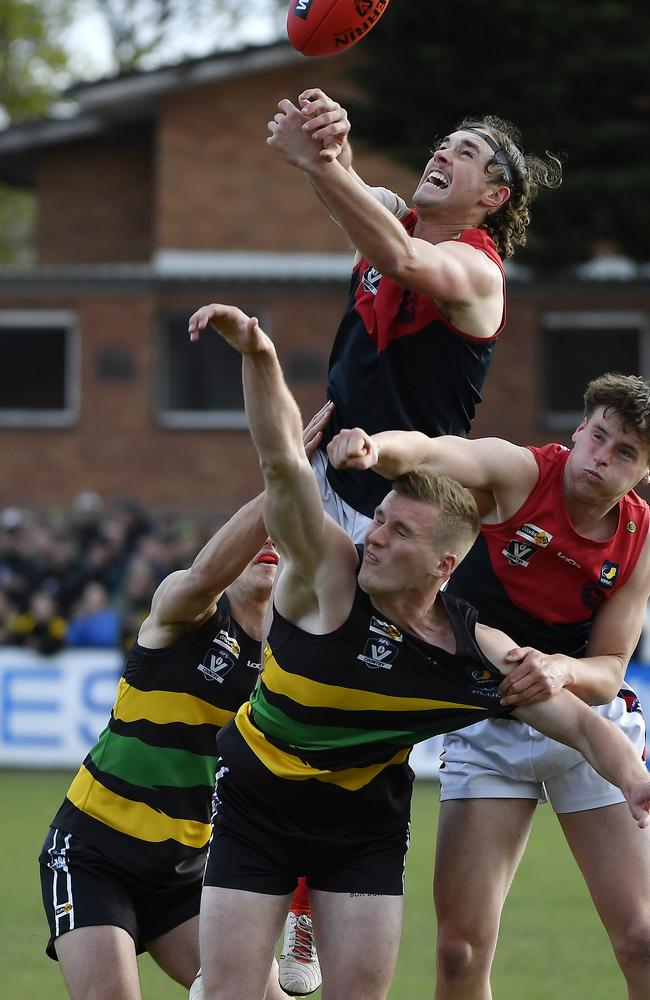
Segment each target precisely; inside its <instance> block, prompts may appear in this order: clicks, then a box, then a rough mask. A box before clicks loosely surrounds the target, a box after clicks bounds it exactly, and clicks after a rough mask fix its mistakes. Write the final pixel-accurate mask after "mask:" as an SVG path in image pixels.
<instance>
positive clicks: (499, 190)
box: [481, 184, 510, 214]
mask: <svg viewBox="0 0 650 1000" xmlns="http://www.w3.org/2000/svg"><path fill="white" fill-rule="evenodd" d="M509 198H510V188H509V187H508V186H507V184H499V186H498V187H496V188H493V189H492V190H490V191H486V192H485V194H484V195H483V197H482V198H481V204H482V205H485V206H486V208H488V209H489V213H488V214H492V212H497V211H498V210H499V209H500V208H501V207H502V205H505V203H506V202H507V201H508V199H509Z"/></svg>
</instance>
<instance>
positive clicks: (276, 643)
mask: <svg viewBox="0 0 650 1000" xmlns="http://www.w3.org/2000/svg"><path fill="white" fill-rule="evenodd" d="M437 600H439V601H441V602H442V604H443V605H444V607H445V609H446V611H447V613H448V615H449V619H450V621H451V624H452V626H453V630H454V634H455V638H456V647H457V651H456V653H455V654H451V653H449V652H447V651H445V650H444V649H441V648H439V647H437V646H433V645H430V644H429V643H427V642H425V641H424V640H422V639H419V638H418V637H416V636H413V635H411V634H409V633H406V632H403V631H401V630H400V629H399V628H398V627H397V626H396V625H394V624H393V623H392V622H390V621H386V620H385V619H384V618H383V617H382V616H381V615H380V614H379V613H378V612H377V611H376V610H375V608H374V607H373V605H372V603H371V601H370V599H369V597H368V596H367V594H365V593H364V592H363V591H362V590H361V589H360V588H359V587H358V586H357V590H356V595H355V599H354V605H353V608H352V611H351V612H350V615H349V617H348V619H347V621H346V622H345V623H344V624H343V625H342V626H341V627H340V628H339V629H337V630H336V631H335V632H331V633H329V634H327V635H312V634H310V633H307V632H304V631H302V629H300V628H298V627H297V626H295V625H293V624H292V623H290V622H288V621H287V620H286V619H284V618H283V617H282V616H281V615H280V614H278V612H277V610H276V611H275V613H274V618H273V624H272V626H271V629H270V632H269V637H268V645H267V647H266V650H265V654H264V667H263V672H262V675H261V677H260V682H259V684H258V686H257V687H256V689H255V691H254V693H253V695H252V697H251V699H250V702H249V703H247V704H246V705H243V706H242V708H241V709H240V710H239V712H238V713H237V716H236V718H235V720H234V721H233V722H231V723H230V724H229V725H228V726H226V727H225V729H223V730H222V731H221V733H220V735H219V740H218V746H219V753H220V755H221V757H222V758H223V763H224V764H225V765H227V766H228V767H229V770H230V773H231V776H232V779H233V780H236V781H237V783H238V785H239V787H240V788H243V789H249V790H250V791H251V792H253V793H254V794H255V795H257V796H260V797H261V798H263V799H264V800H265V801H267V802H268V803H269V804H271V805H273V807H274V808H277V809H278V810H281V811H282V812H286V813H288V814H289V815H292V814H293V815H296V816H304V815H305V814H307V813H308V814H309V815H311V816H313V817H314V818H315V819H317V818H318V817H319V816H322V817H323V818H325V817H328V818H329V819H330V820H331V819H335V821H337V822H338V821H340V822H343V823H348V824H350V825H354V826H357V825H362V826H364V827H365V826H367V825H368V824H369V823H372V822H373V821H374V820H375V819H381V823H382V827H383V828H384V829H385V828H386V825H387V824H391V823H393V822H394V823H395V825H397V824H398V823H402V822H404V819H405V817H407V815H408V807H409V799H410V786H411V780H412V774H411V771H410V768H409V767H408V756H409V753H410V750H411V747H412V746H413V744H414V743H417V742H419V741H421V740H424V739H427V738H428V737H430V736H434V735H437V734H439V733H443V732H447V731H449V730H452V729H460V728H462V727H463V726H468V725H471V724H472V723H474V722H479V721H481V720H482V719H484V718H486V716H488V715H489V716H501V717H503V716H506V715H508V714H509V712H510V709H508V708H505V707H504V706H502V705H500V703H499V692H498V685H499V684H500V682H501V680H502V679H503V678H502V675H501V674H500V673H499V671H498V670H497V669H496V668H495V667H493V666H492V665H491V664H490V663H489V662H488V660H486V658H485V657H484V656H483V654H482V652H481V650H480V649H479V647H478V645H477V644H476V640H475V638H474V627H475V624H476V611H475V610H474V608H472V607H470V605H469V604H466V603H465V602H464V601H458V600H456V599H454V598H451V597H448V596H447V595H445V594H444V593H440V594H439V595H438V597H437Z"/></svg>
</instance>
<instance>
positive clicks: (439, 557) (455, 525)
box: [359, 470, 480, 594]
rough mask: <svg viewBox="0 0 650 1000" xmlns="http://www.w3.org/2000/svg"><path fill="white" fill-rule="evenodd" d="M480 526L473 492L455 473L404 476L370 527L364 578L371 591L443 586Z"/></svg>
mask: <svg viewBox="0 0 650 1000" xmlns="http://www.w3.org/2000/svg"><path fill="white" fill-rule="evenodd" d="M479 530H480V518H479V514H478V510H477V507H476V502H475V500H474V497H473V496H472V494H471V493H470V491H469V490H466V489H465V488H464V487H463V486H461V485H460V484H459V483H457V482H456V481H455V480H454V479H451V478H449V477H448V476H436V475H434V474H433V473H430V472H427V471H426V470H422V471H421V470H418V471H415V472H410V473H408V474H406V475H404V476H400V477H399V478H398V479H396V480H395V482H394V483H393V489H392V491H391V492H390V493H389V494H388V496H387V497H386V498H385V499H384V500H383V501H382V502H381V503H380V504H379V506H378V507H377V508H376V510H375V514H374V518H373V522H372V524H371V525H370V527H369V528H368V531H367V534H366V538H365V546H364V559H363V563H362V566H361V570H360V571H359V584H360V586H361V587H362V588H363V589H364V590H365V591H366V592H367V593H369V594H373V593H377V594H380V593H392V592H399V591H400V590H401V591H405V590H415V591H417V590H421V591H428V590H429V589H430V588H431V587H433V588H434V590H438V589H439V588H440V586H442V584H443V583H444V582H445V580H447V579H448V577H449V576H450V575H451V573H452V571H453V570H454V568H455V567H456V566H457V565H458V563H459V562H460V561H461V559H463V558H464V557H465V556H466V555H467V553H468V552H469V550H470V548H471V546H472V545H473V543H474V541H475V539H476V536H477V535H478V533H479Z"/></svg>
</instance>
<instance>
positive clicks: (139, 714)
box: [113, 677, 235, 729]
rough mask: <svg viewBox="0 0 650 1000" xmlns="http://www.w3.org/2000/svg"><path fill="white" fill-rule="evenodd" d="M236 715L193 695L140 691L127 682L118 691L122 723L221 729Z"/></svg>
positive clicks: (117, 715)
mask: <svg viewBox="0 0 650 1000" xmlns="http://www.w3.org/2000/svg"><path fill="white" fill-rule="evenodd" d="M234 714H235V713H234V712H230V711H227V710H226V709H223V708H216V707H215V706H214V705H211V704H210V702H209V701H203V700H202V699H201V698H196V697H195V696H194V695H191V694H183V693H182V692H180V691H140V690H139V689H138V688H135V687H131V685H130V684H128V683H127V682H126V681H125V680H124V678H123V677H122V679H121V680H120V683H119V685H118V688H117V699H116V701H115V707H114V709H113V715H114V717H115V718H116V719H119V720H120V721H121V722H137V721H138V720H139V719H145V720H146V721H148V722H154V723H156V724H157V725H165V724H166V723H168V722H184V723H185V725H187V726H202V725H206V724H209V725H213V726H216V727H217V728H218V729H221V727H222V726H225V725H226V723H227V722H230V720H231V719H232V718H233V716H234Z"/></svg>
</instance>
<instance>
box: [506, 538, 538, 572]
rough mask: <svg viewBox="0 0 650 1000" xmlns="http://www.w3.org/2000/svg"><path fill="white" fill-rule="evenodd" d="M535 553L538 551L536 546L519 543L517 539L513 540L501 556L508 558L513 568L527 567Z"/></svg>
mask: <svg viewBox="0 0 650 1000" xmlns="http://www.w3.org/2000/svg"><path fill="white" fill-rule="evenodd" d="M535 552H537V549H536V548H535V546H534V545H528V544H527V543H526V542H518V541H517V539H516V538H511V539H510V541H509V542H508V544H507V545H506V547H505V549H503V551H502V552H501V555H503V556H505V557H506V559H507V560H508V562H509V563H510V565H511V566H527V565H528V563H529V562H530V560H531V559H532V557H533V556H534V555H535Z"/></svg>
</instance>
